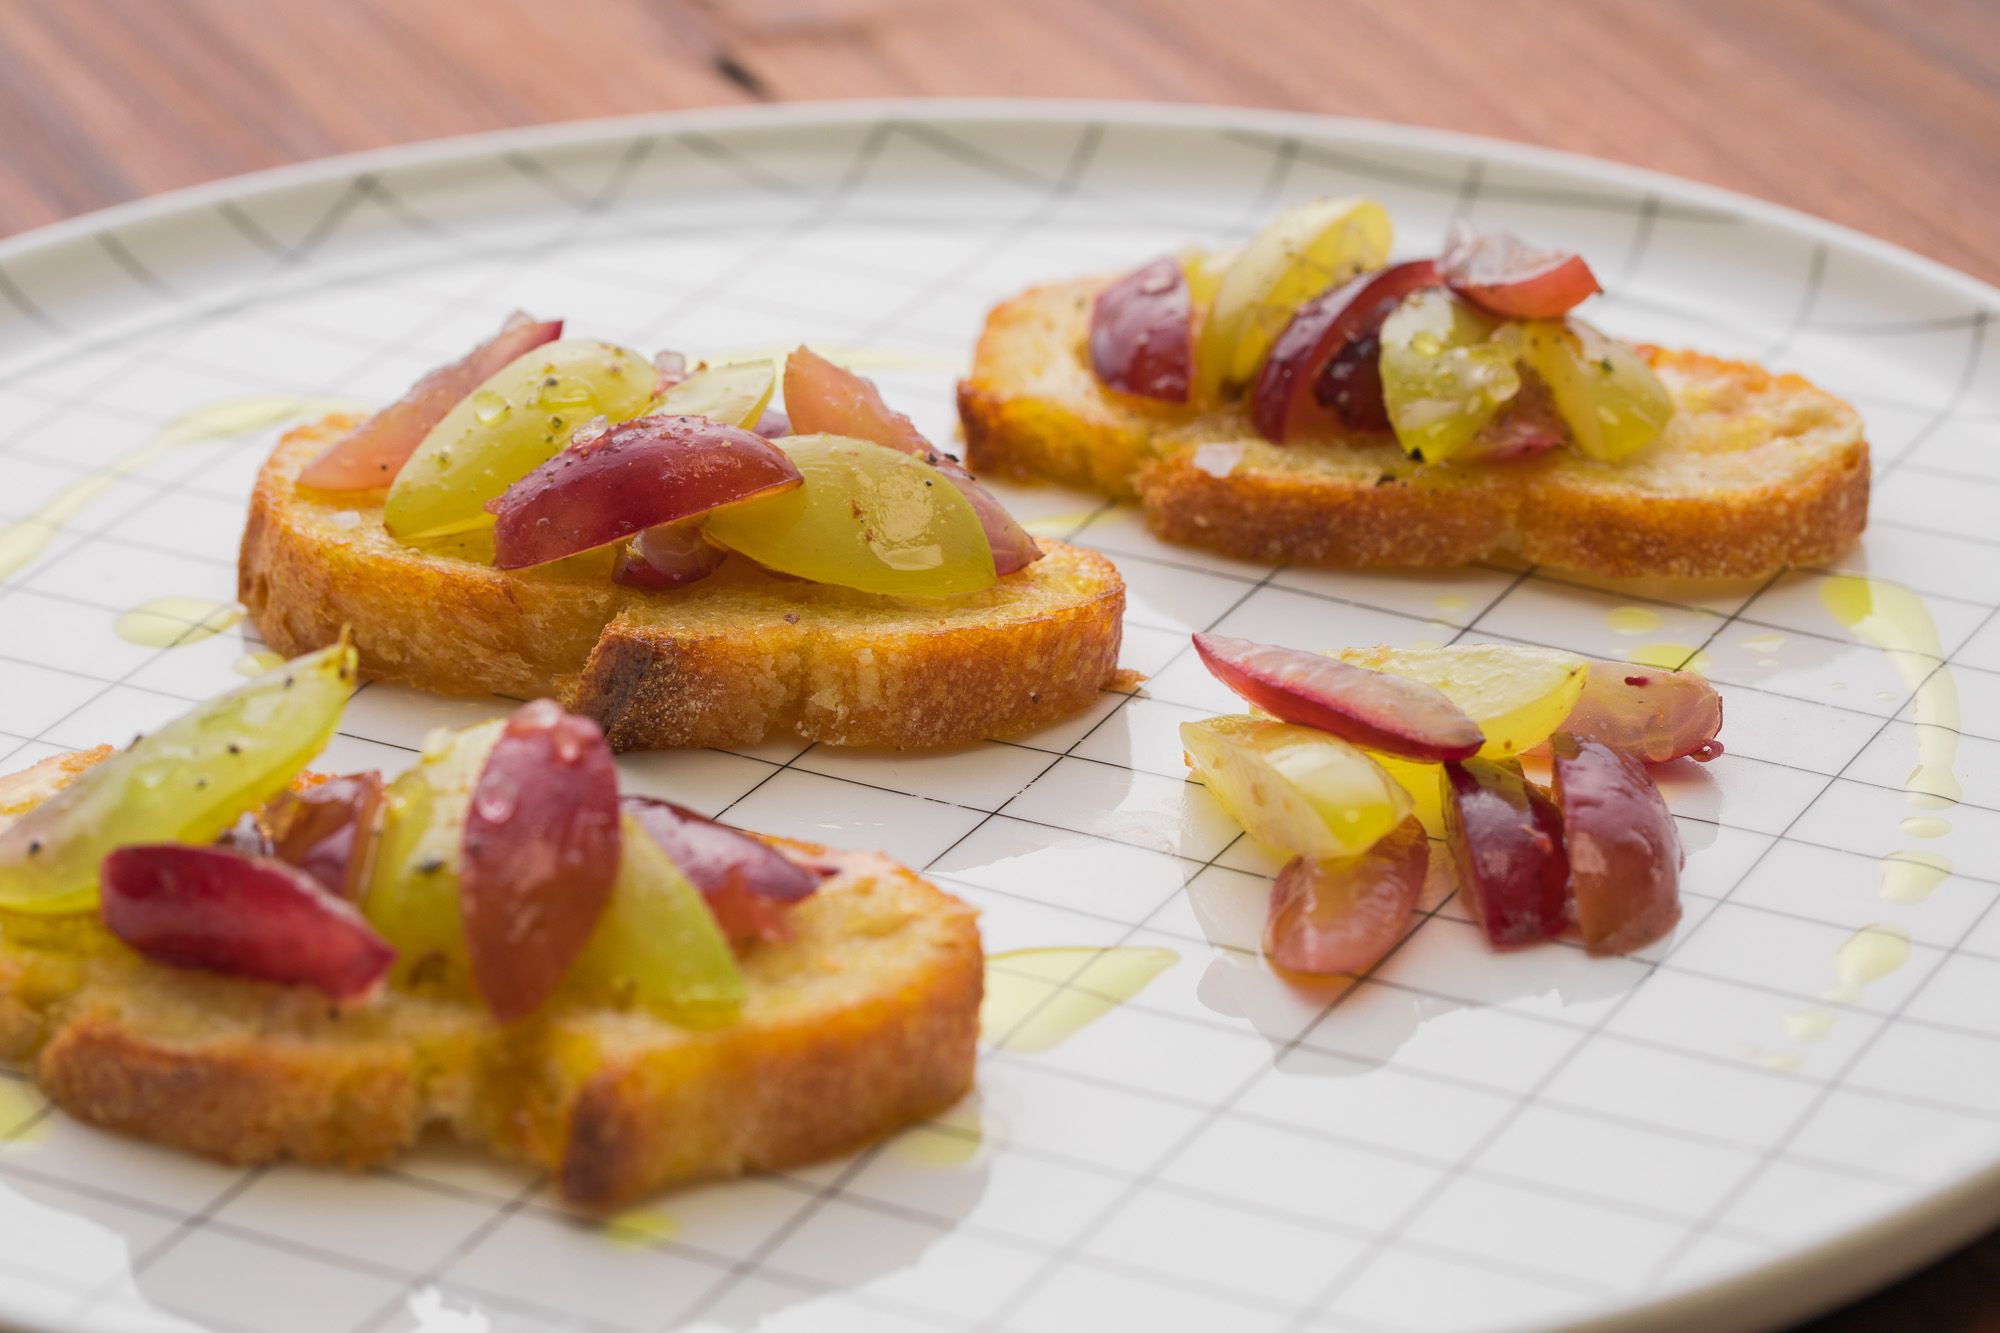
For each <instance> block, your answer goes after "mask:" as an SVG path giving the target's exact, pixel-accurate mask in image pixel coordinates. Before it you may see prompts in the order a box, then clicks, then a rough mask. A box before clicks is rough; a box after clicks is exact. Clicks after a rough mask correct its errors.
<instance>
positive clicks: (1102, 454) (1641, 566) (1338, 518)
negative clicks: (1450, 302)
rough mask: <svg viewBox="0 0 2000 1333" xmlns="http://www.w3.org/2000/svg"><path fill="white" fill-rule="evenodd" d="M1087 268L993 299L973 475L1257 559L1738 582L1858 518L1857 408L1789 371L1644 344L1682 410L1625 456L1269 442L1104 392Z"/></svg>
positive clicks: (981, 357) (1859, 525)
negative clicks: (1031, 480) (1080, 500)
mask: <svg viewBox="0 0 2000 1333" xmlns="http://www.w3.org/2000/svg"><path fill="white" fill-rule="evenodd" d="M1100 286H1102V280H1101V279H1094V278H1093V279H1082V280H1078V281H1073V282H1064V283H1057V284H1054V285H1051V286H1046V287H1037V288H1035V289H1033V290H1031V291H1028V292H1025V293H1023V294H1022V295H1020V296H1017V297H1014V298H1013V299H1011V300H1009V301H1005V302H1003V303H1001V304H1000V305H999V306H997V307H995V308H994V310H993V312H992V313H991V314H990V315H989V316H988V317H987V321H986V328H985V331H984V332H983V333H982V335H981V336H980V339H979V345H978V349H977V352H976V353H975V355H974V359H973V367H972V373H971V375H970V376H969V377H968V378H967V379H965V380H963V381H961V382H960V384H959V388H958V405H959V414H960V416H961V418H962V419H963V421H964V424H965V438H966V452H967V457H968V459H969V460H970V462H971V464H972V465H973V466H974V467H976V468H979V469H982V470H985V471H990V472H995V473H999V474H1004V475H1012V476H1019V477H1041V478H1045V479H1047V480H1051V481H1059V482H1064V483H1067V484H1069V485H1072V486H1080V487H1083V488H1086V489H1088V490H1093V491H1097V492H1099V493H1101V494H1104V495H1108V496H1112V497H1114V498H1119V499H1136V500H1137V501H1138V502H1139V504H1140V505H1141V507H1142V510H1143V513H1144V515H1145V519H1146V522H1147V524H1148V526H1150V527H1151V528H1152V530H1153V531H1154V532H1155V533H1157V534H1158V535H1159V536H1161V537H1163V538H1165V539H1167V540H1169V541H1178V542H1185V543H1188V544H1191V545H1196V546H1205V547H1208V548H1210V549H1212V550H1216V551H1220V552H1222V553H1224V554H1227V555H1233V556H1238V557H1241V558H1244V559H1250V560H1259V561H1266V562H1275V561H1284V562H1290V563H1298V564H1313V565H1334V566H1352V567H1361V568H1369V567H1375V568H1437V567H1444V566H1451V565H1459V564H1464V563H1466V562H1468V561H1472V560H1477V559H1480V558H1482V557H1487V556H1491V555H1496V554H1501V553H1512V554H1516V555H1519V556H1522V557H1524V558H1526V559H1528V560H1531V561H1534V562H1536V563H1540V564H1549V565H1555V566H1560V567H1563V568H1567V569H1575V570H1582V571H1586V572H1589V573H1593V574H1599V575H1604V576H1609V577H1642V576H1660V577H1684V578H1711V577H1749V576H1757V575H1763V574H1768V573H1771V572H1773V571H1775V570H1777V569H1780V568H1783V567H1785V566H1787V565H1800V564H1813V563H1820V562H1824V561H1827V560H1831V559H1833V558H1834V557H1836V556H1838V555H1839V554H1840V553H1841V552H1842V551H1844V550H1845V549H1846V548H1847V547H1848V546H1849V545H1851V544H1852V543H1853V542H1854V540H1855V538H1857V537H1858V536H1859V535H1860V534H1861V531H1862V529H1863V528H1864V527H1865V526H1866V525H1867V521H1868V481H1869V463H1868V443H1867V440H1866V439H1865V438H1864V436H1863V432H1862V425H1861V418H1860V416H1859V414H1857V413H1856V412H1855V411H1854V409H1853V408H1852V407H1850V406H1848V405H1847V404H1846V403H1844V402H1842V401H1841V400H1839V399H1837V398H1834V397H1833V396H1832V395H1830V394H1827V393H1825V392H1824V391H1822V390H1820V389H1818V388H1816V387H1814V386H1813V385H1812V384H1811V383H1810V382H1808V381H1807V380H1805V379H1802V378H1801V377H1799V376H1797V375H1777V374H1772V373H1771V372H1770V371H1767V370H1765V369H1763V368H1762V367H1760V366H1756V365H1752V364H1750V363H1747V362H1741V361H1726V360H1722V359H1719V358H1716V357H1711V356H1705V355H1703V354H1701V353H1699V352H1687V351H1669V350H1663V349H1661V348H1656V347H1644V348H1641V351H1642V352H1644V354H1645V355H1646V356H1647V358H1648V359H1649V360H1650V361H1651V363H1652V366H1653V369H1654V370H1655V372H1657V373H1658V375H1659V376H1660V378H1661V380H1662V381H1663V382H1664V383H1665V384H1666V386H1667V388H1668V390H1669V391H1670V392H1671V393H1672V395H1673V397H1674V400H1675V405H1676V408H1677V411H1676V414H1675V417H1674V419H1673V421H1672V422H1671V423H1670V424H1669V425H1668V427H1667V430H1666V432H1665V434H1664V435H1663V436H1662V438H1661V439H1660V440H1659V441H1658V442H1657V443H1655V444H1654V445H1652V446H1650V447H1649V448H1647V449H1645V450H1643V451H1641V452H1640V453H1639V454H1637V455H1635V456H1634V457H1632V458H1629V459H1627V460H1625V461H1624V462H1621V463H1603V462H1599V461H1597V460H1595V459H1591V458H1586V457H1584V456H1582V455H1581V454H1578V453H1576V452H1574V451H1573V450H1568V449H1564V450H1557V451H1554V452H1552V453H1549V454H1545V455H1543V456H1542V457H1540V458H1537V459H1534V460H1531V461H1527V462H1520V463H1505V464H1486V465H1477V464H1475V465H1469V466H1463V467H1454V466H1448V465H1436V464H1425V463H1420V462H1417V461H1416V460H1413V459H1411V458H1409V457H1408V456H1407V455H1405V454H1404V452H1403V451H1402V449H1401V448H1400V447H1398V446H1397V444H1396V443H1395V441H1394V440H1393V439H1391V438H1389V437H1388V436H1387V435H1385V434H1381V433H1353V434H1347V435H1328V436H1323V437H1319V438H1314V439H1306V440H1299V441H1296V442H1293V443H1289V444H1286V445H1284V446H1282V447H1280V446H1277V445H1273V444H1271V443H1269V442H1268V441H1266V440H1264V439H1263V438H1262V437H1261V436H1260V435H1259V434H1258V433H1257V432H1256V430H1255V429H1254V428H1253V427H1252V426H1251V424H1250V420H1249V416H1248V413H1247V412H1246V411H1245V410H1244V409H1243V408H1242V407H1240V406H1237V407H1230V408H1227V409H1222V410H1217V411H1211V412H1205V413H1204V412H1195V411H1193V410H1190V409H1187V408H1181V407H1176V406H1172V405H1164V404H1158V403H1151V402H1146V401H1142V400H1139V399H1135V398H1131V397H1128V396H1126V395H1122V394H1116V393H1113V392H1111V391H1110V390H1108V389H1106V388H1105V387H1104V386H1103V385H1102V384H1101V383H1100V382H1099V381H1098V380H1097V378H1096V376H1095V375H1093V374H1092V373H1091V370H1090V366H1089V361H1088V354H1087V350H1086V342H1087V337H1088V331H1089V321H1090V306H1091V302H1092V300H1093V298H1094V297H1095V295H1096V292H1097V290H1098V289H1099V287H1100Z"/></svg>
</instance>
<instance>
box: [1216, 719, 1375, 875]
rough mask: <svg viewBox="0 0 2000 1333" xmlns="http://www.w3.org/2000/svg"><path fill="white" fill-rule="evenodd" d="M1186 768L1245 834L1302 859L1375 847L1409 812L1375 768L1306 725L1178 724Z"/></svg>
mask: <svg viewBox="0 0 2000 1333" xmlns="http://www.w3.org/2000/svg"><path fill="white" fill-rule="evenodd" d="M1181 744H1182V745H1183V746H1184V747H1186V750H1187V760H1188V766H1189V767H1190V768H1192V769H1193V770H1194V773H1195V776H1196V777H1197V778H1199V779H1200V780H1201V782H1202V784H1203V785H1204V786H1206V787H1207V788H1208V791H1209V794H1210V795H1211V796H1213V797H1215V800H1216V803H1217V804H1218V805H1220V806H1221V807H1222V808H1223V809H1224V810H1225V811H1227V812H1228V814H1229V816H1230V817H1231V818H1232V819H1234V820H1235V821H1236V822H1237V823H1239V824H1241V825H1242V826H1243V831H1244V832H1246V833H1248V834H1249V835H1250V836H1251V837H1253V838H1255V839H1256V840H1257V841H1259V842H1261V843H1263V844H1265V845H1266V846H1268V847H1271V848H1274V849H1276V850H1278V851H1281V852H1284V853H1286V854H1287V855H1290V856H1302V857H1304V858H1305V859H1307V860H1308V861H1338V860H1342V859H1344V858H1346V857H1350V856H1359V855H1360V854H1361V853H1363V852H1365V851H1367V850H1368V849H1369V848H1370V847H1373V846H1374V845H1375V844H1376V843H1377V842H1378V841H1380V840H1381V839H1382V837H1383V836H1384V835H1385V834H1387V833H1388V832H1389V830H1390V829H1392V828H1394V827H1396V825H1397V824H1399V823H1401V822H1402V821H1403V818H1404V817H1405V816H1406V815H1408V814H1409V813H1410V798H1409V796H1408V795H1406V794H1405V793H1404V791H1403V789H1402V788H1401V787H1400V786H1398V785H1397V784H1396V782H1395V781H1394V780H1393V779H1392V778H1390V776H1389V775H1388V774H1387V773H1384V772H1383V771H1382V767H1381V765H1379V764H1377V763H1376V762H1375V761H1374V760H1372V759H1370V758H1369V757H1368V756H1367V755H1365V754H1363V753H1362V752H1361V751H1360V750H1358V749H1356V748H1355V747H1354V746H1352V745H1349V744H1348V743H1347V742H1346V741H1343V740H1340V739H1338V738H1337V737H1333V736H1329V735H1327V734H1326V733H1325V732H1323V731H1315V730H1313V729H1312V728H1310V727H1296V726H1292V725H1291V724H1289V723H1286V722H1273V721H1270V720H1269V719H1267V718H1260V717H1252V716H1249V715H1248V714H1239V715H1235V716H1230V717H1216V718H1209V719H1207V720H1205V721H1201V722H1183V723H1181Z"/></svg>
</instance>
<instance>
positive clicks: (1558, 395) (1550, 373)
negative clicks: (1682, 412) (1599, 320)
mask: <svg viewBox="0 0 2000 1333" xmlns="http://www.w3.org/2000/svg"><path fill="white" fill-rule="evenodd" d="M1495 343H1496V345H1498V346H1502V347H1505V348H1507V349H1508V350H1509V352H1510V353H1511V354H1512V355H1514V356H1518V357H1519V358H1520V359H1521V361H1522V362H1523V363H1524V364H1525V365H1527V366H1528V367H1529V368H1530V369H1531V370H1533V371H1534V372H1535V373H1536V374H1537V375H1539V376H1541V378H1542V382H1543V383H1545V384H1547V385H1548V387H1549V392H1550V393H1551V394H1552V395H1553V396H1554V398H1555V403H1556V411H1557V412H1559V413H1561V414H1562V419H1563V422H1564V423H1565V424H1566V425H1567V426H1568V427H1569V431H1570V438H1571V440H1572V441H1573V442H1574V443H1575V445H1576V447H1577V448H1578V449H1580V450H1581V451H1582V452H1584V453H1586V454H1588V455H1590V456H1591V457H1592V458H1600V459H1603V460H1604V461H1606V462H1610V463H1615V462H1617V461H1618V460H1619V459H1621V458H1626V457H1629V456H1630V455H1632V454H1634V453H1637V452H1638V451H1639V450H1641V449H1643V448H1645V447H1646V446H1647V445H1649V444H1651V443H1652V442H1653V441H1654V440H1656V439H1658V438H1659V436H1660V432H1661V431H1663V430H1665V429H1666V425H1667V422H1668V421H1669V420H1670V419H1672V417H1673V415H1674V400H1673V398H1672V396H1671V395H1670V394H1668V392H1667V387H1666V386H1665V385H1664V384H1662V383H1660V380H1659V377H1658V376H1657V375H1655V374H1653V368H1652V367H1651V366H1649V365H1647V364H1646V359H1645V358H1644V357H1642V356H1640V355H1639V353H1638V352H1636V351H1634V350H1633V349H1632V348H1630V347H1628V346H1627V345H1626V344H1624V343H1622V342H1619V341H1618V340H1617V339H1616V338H1608V337H1606V336H1605V335H1604V334H1602V333H1599V332H1598V331H1597V330H1596V329H1593V328H1591V327H1590V326H1589V325H1588V324H1585V323H1583V322H1582V321H1581V320H1576V319H1571V320H1536V321H1531V322H1526V323H1519V324H1509V325H1506V326H1505V327H1503V328H1502V329H1501V330H1500V332H1499V333H1498V334H1497V335H1496V338H1495Z"/></svg>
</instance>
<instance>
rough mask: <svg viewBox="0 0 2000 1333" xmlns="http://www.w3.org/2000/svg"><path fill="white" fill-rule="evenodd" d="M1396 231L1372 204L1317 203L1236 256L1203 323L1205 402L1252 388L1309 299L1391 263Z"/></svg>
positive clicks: (1272, 226)
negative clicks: (1229, 387)
mask: <svg viewBox="0 0 2000 1333" xmlns="http://www.w3.org/2000/svg"><path fill="white" fill-rule="evenodd" d="M1392 236H1393V228H1392V227H1391V225H1390V222H1389V215H1388V214H1387V213H1386V212H1384V211H1383V209H1382V206H1381V205H1380V204H1377V203H1375V202H1373V201H1371V200H1367V199H1315V200H1313V201H1311V202H1310V203H1304V204H1299V205H1297V206H1296V207H1293V208H1288V209H1286V210H1285V211H1284V212H1282V213H1280V214H1278V216H1277V217H1275V218H1273V219H1272V220H1271V222H1270V223H1269V224H1268V225H1267V226H1266V227H1265V228H1264V230H1262V231H1260V232H1258V233H1257V235H1256V236H1254V237H1252V238H1251V240H1250V243H1249V244H1248V245H1246V246H1244V247H1243V249H1242V250H1241V251H1240V252H1239V253H1238V254H1237V256H1236V258H1235V260H1234V262H1232V263H1231V264H1230V266H1229V271H1228V272H1227V273H1225V274H1224V275H1223V278H1222V282H1221V285H1220V286H1219V287H1218V288H1217V289H1216V293H1215V300H1214V302H1213V303H1212V304H1211V305H1210V306H1209V309H1208V317H1207V318H1206V319H1205V320H1204V321H1203V322H1202V329H1201V343H1200V346H1199V348H1198V349H1197V350H1196V353H1195V375H1196V383H1197V384H1198V385H1199V386H1200V387H1199V394H1200V397H1201V398H1202V399H1203V401H1210V400H1213V399H1214V398H1215V397H1216V396H1217V394H1218V391H1219V390H1220V388H1221V386H1223V385H1225V384H1248V383H1250V382H1251V381H1252V380H1253V379H1255V378H1256V377H1257V370H1258V367H1260V366H1262V365H1263V364H1264V354H1265V353H1266V352H1267V351H1269V350H1270V347H1271V344H1272V342H1274V341H1275V340H1276V339H1277V337H1278V335H1279V334H1281V333H1283V332H1284V331H1285V326H1286V325H1287V324H1289V323H1291V322H1292V315H1293V313H1294V312H1296V311H1297V310H1298V308H1299V307H1300V306H1302V305H1304V304H1305V303H1306V302H1307V301H1309V300H1311V299H1312V298H1313V297H1315V296H1317V295H1318V294H1319V293H1321V292H1323V291H1325V290H1326V289H1327V288H1329V287H1334V286H1338V285H1339V284H1340V283H1343V282H1346V281H1347V280H1348V279H1350V278H1352V277H1353V276H1354V275H1355V274H1357V273H1361V272H1365V271H1366V270H1368V269H1373V268H1380V267H1382V265H1383V264H1384V263H1386V262H1387V261H1388V258H1389V243H1390V240H1391V238H1392Z"/></svg>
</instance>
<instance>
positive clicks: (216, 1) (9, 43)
mask: <svg viewBox="0 0 2000 1333" xmlns="http://www.w3.org/2000/svg"><path fill="white" fill-rule="evenodd" d="M898 94H916V95H973V94H1006V95H1020V96H1067V97H1076V96H1094V97H1119V98H1153V99H1166V100H1177V101H1197V102H1226V103H1240V104H1247V105H1254V106H1277V107H1288V108H1294V109H1298V110H1306V111H1323V112H1332V113H1336V114H1341V115H1352V116H1369V117H1377V118H1381V119H1385V120H1398V121H1408V122H1412V123H1415V124H1422V125H1436V126H1442V127H1445V128H1449V129H1457V130H1470V131H1473V132H1476V133H1481V134H1491V135H1498V136H1501V137H1504V138H1510V139H1520V140H1526V141H1529V142H1533V143H1541V144H1548V145H1551V146H1555V147H1559V148H1569V149H1574V150H1577V151H1580V152H1585V153H1592V154H1596V155H1599V156H1602V157H1608V158H1616V159H1620V160H1623V161H1627V162H1634V163H1638V164H1641V165H1644V166H1649V167H1657V168H1660V169H1662V170H1666V171H1671V172H1676V173H1679V174H1681V175H1685V176H1691V177H1694V178H1696V179H1698V180H1705V181H1712V182H1714V183H1716V184H1719V185H1726V186H1730V187H1733V188H1735V189H1739V190H1745V191H1748V192H1749V193H1751V194H1756V195H1761V196H1763V197H1765V198H1767V199H1773V200H1776V201H1778V202H1780V203H1784V204H1790V205H1792V206H1793V207H1795V208H1801V209H1804V210H1806V211H1807V212H1811V213H1817V214H1820V215H1822V216H1824V217H1828V218H1832V219H1834V220H1836V221H1839V222H1844V223H1847V224H1849V225H1851V226H1854V227H1859V228H1861V229H1862V230H1864V231H1868V232H1872V233H1874V234H1875V235H1878V236H1882V237H1886V238H1887V239H1889V240H1892V241H1896V242H1899V243H1901V244H1903V245H1906V246H1908V247H1910V248H1911V249H1913V250H1916V251H1918V252H1920V253H1922V254H1926V255H1929V256H1931V257H1932V258H1935V259H1939V260H1942V261H1944V262H1945V263H1947V264H1951V265H1953V266H1955V267H1958V268H1962V269H1964V270H1966V271H1968V272H1970V273H1973V274H1975V275H1977V276H1979V277H1982V278H1984V279H1986V280H1987V281H1989V282H2000V225H1996V224H1995V221H1994V219H1995V218H1996V217H2000V148H1997V147H1996V140H2000V2H1996V0H1655V2H1654V3H1651V4H1645V5H1641V4H1638V3H1636V2H1635V3H1613V2H1612V0H1588V2H1586V0H1401V2H1400V3H1396V2H1393V0H1381V2H1380V3H1354V2H1349V0H706V3H704V2H703V0H554V2H553V3H552V2H551V0H476V3H475V2H474V0H0V234H4V233H12V232H15V231H19V230H22V229H24V228H28V227H32V226H35V225H37V224H39V223H43V222H50V221H54V220H55V219H57V218H63V217H68V216H71V215H72V214H76V213H81V212H84V211H87V210H89V209H93V208H98V207H101V206H102V205H105V204H111V203H116V202H117V201H119V200H122V199H130V198H134V197H136V196H139V195H145V194H151V193H154V192H156V191H159V190H165V189H171V188H173V187H175V186H179V185H187V184H191V183H193V182H196V181H203V180H209V179H212V178H215V177H219V176H229V175H234V174H236V173H238V172H244V171H251V170H254V169H256V168H259V167H269V166H276V165H278V164H280V163H286V162H296V161H300V160H303V159H308V158H315V157H320V156H324V155H326V154H329V153H341V152H348V151H351V150H354V149H359V148H371V147H375V146H377V145H381V144H392V143H401V142H404V141H406V140H411V139H427V138H433V137H437V136H441V135H450V134H461V133H466V132H468V131H473V130H487V129H496V128H500V127H505V126H513V125H529V124H534V123H537V122H541V121H549V120H565V119H571V118H575V117H582V116H607V115H618V114H621V113H625V112H637V111H654V110H659V109H661V108H667V107H684V106H709V105H715V104H719V103H742V102H752V101H788V100H797V99H807V98H837V97H875V96H888V95H898ZM1813 1327H1814V1328H1815V1329H1817V1330H1820V1331H1821V1333H1858V1331H1859V1330H1886V1329H1900V1328H1906V1327H1922V1328H1925V1329H1929V1330H1971V1329H1994V1328H2000V1235H1996V1236H1990V1237H1988V1238H1987V1239H1985V1240H1984V1241H1982V1242H1980V1243H1978V1244H1976V1245H1973V1246H1971V1247H1970V1248H1968V1249H1966V1250H1965V1251H1963V1252H1962V1253H1960V1254H1958V1255H1956V1256H1954V1257H1952V1258H1950V1259H1947V1260H1945V1261H1944V1262H1942V1263H1940V1264H1938V1265H1937V1266H1936V1267H1934V1268H1931V1269H1929V1270H1928V1271H1926V1272H1924V1273H1921V1274H1919V1275H1918V1276H1916V1277H1914V1278H1911V1279H1910V1280H1908V1281H1906V1282H1904V1283H1902V1284H1901V1285H1899V1286H1897V1287H1895V1288H1892V1289H1891V1290H1889V1291H1886V1292H1884V1293H1882V1294H1880V1295H1878V1296H1875V1297H1873V1298H1871V1299H1869V1300H1867V1301H1864V1302H1862V1303H1860V1304H1859V1305H1856V1306H1854V1307H1852V1308H1850V1309H1848V1310H1845V1311H1842V1312H1841V1313H1839V1314H1837V1315H1834V1316H1832V1317H1830V1318H1828V1319H1825V1320H1823V1321H1821V1322H1820V1323H1818V1324H1816V1325H1814V1326H1813Z"/></svg>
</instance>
